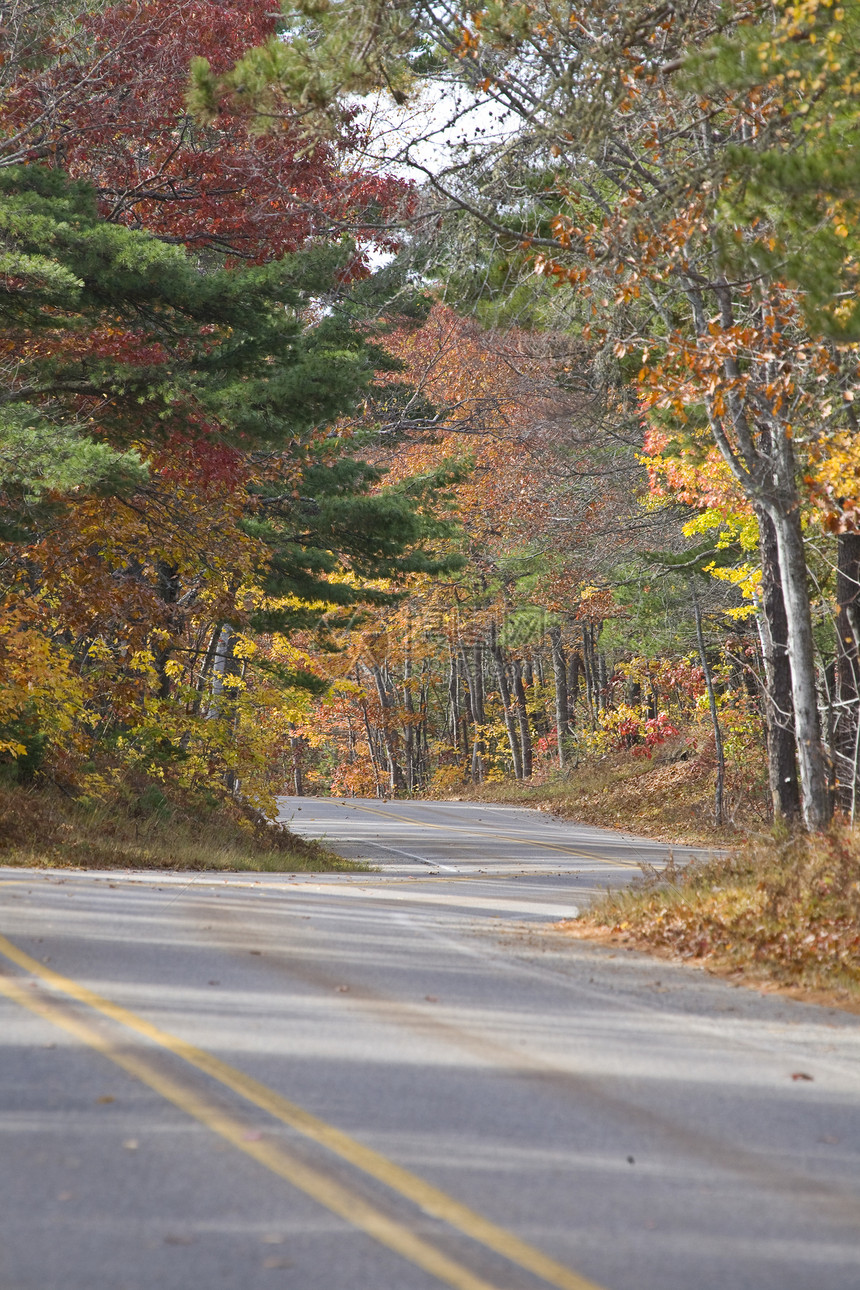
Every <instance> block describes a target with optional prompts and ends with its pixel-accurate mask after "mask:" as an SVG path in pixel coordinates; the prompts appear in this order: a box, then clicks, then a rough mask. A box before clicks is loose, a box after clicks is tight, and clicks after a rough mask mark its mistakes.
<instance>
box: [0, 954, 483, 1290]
mask: <svg viewBox="0 0 860 1290" xmlns="http://www.w3.org/2000/svg"><path fill="white" fill-rule="evenodd" d="M0 993H2V994H5V995H6V996H7V998H9V999H12V1000H14V1002H15V1003H18V1004H20V1005H21V1006H22V1007H24V1008H28V1009H29V1010H30V1011H31V1012H34V1013H36V1014H37V1016H40V1017H42V1018H43V1019H44V1020H46V1021H50V1022H51V1023H52V1024H53V1025H55V1026H59V1027H61V1028H62V1029H63V1030H66V1031H68V1032H69V1034H72V1035H74V1037H75V1038H76V1039H77V1040H79V1041H80V1042H81V1043H84V1044H86V1045H88V1046H89V1047H90V1048H94V1049H95V1050H96V1051H97V1052H99V1053H101V1054H102V1056H104V1057H107V1058H108V1059H109V1060H110V1061H112V1062H114V1063H115V1065H117V1066H120V1067H121V1068H122V1069H123V1070H124V1071H127V1072H128V1074H129V1075H133V1076H134V1077H135V1078H136V1079H138V1080H140V1081H141V1082H142V1083H143V1084H146V1085H148V1086H149V1087H150V1088H151V1089H154V1091H155V1092H156V1093H158V1094H160V1095H161V1097H163V1098H164V1099H165V1100H166V1101H168V1102H172V1103H173V1105H174V1106H176V1107H178V1108H179V1109H180V1110H181V1111H184V1112H186V1114H187V1115H190V1116H192V1117H193V1118H194V1119H195V1120H199V1122H200V1123H201V1124H203V1125H205V1126H206V1128H207V1129H209V1130H210V1131H211V1132H212V1133H216V1134H218V1136H219V1137H221V1138H225V1139H226V1140H227V1141H228V1142H229V1143H230V1144H231V1145H232V1146H234V1147H236V1148H237V1149H238V1150H239V1151H244V1152H245V1154H246V1155H248V1156H251V1157H252V1159H254V1160H256V1161H257V1163H258V1164H260V1165H263V1167H264V1168H266V1169H268V1170H270V1172H271V1173H273V1174H277V1176H278V1177H279V1178H283V1179H285V1180H286V1181H287V1182H288V1183H291V1184H292V1185H293V1186H294V1187H297V1188H298V1189H299V1190H300V1191H303V1192H305V1194H306V1195H308V1196H311V1197H312V1198H313V1199H314V1200H315V1201H318V1202H319V1203H320V1204H321V1205H324V1206H325V1208H326V1209H328V1210H331V1212H332V1213H334V1214H337V1215H338V1216H339V1217H340V1218H343V1219H346V1221H347V1222H348V1223H351V1224H352V1225H353V1227H357V1228H359V1229H360V1230H361V1231H363V1232H365V1233H366V1234H367V1235H368V1236H371V1237H373V1239H374V1240H375V1241H378V1242H379V1243H380V1244H381V1245H385V1246H387V1247H388V1249H390V1250H393V1251H394V1252H395V1253H396V1254H399V1255H401V1257H402V1258H404V1259H407V1260H408V1261H409V1262H410V1263H413V1264H415V1265H416V1267H419V1268H421V1269H422V1270H423V1271H424V1272H429V1274H430V1275H431V1276H432V1277H435V1278H436V1280H437V1281H441V1282H443V1283H444V1284H445V1285H449V1286H452V1287H454V1290H499V1287H498V1285H494V1284H492V1283H491V1282H489V1281H485V1280H484V1279H483V1277H479V1276H476V1275H475V1274H474V1273H473V1272H471V1271H470V1270H469V1269H468V1268H466V1267H464V1266H463V1264H461V1263H458V1262H457V1261H456V1260H455V1259H452V1258H449V1257H448V1255H447V1254H444V1253H443V1252H442V1251H441V1250H438V1249H437V1248H436V1247H435V1246H433V1245H431V1244H430V1243H429V1242H427V1241H425V1240H423V1239H422V1238H421V1237H420V1236H416V1235H415V1233H414V1232H411V1231H410V1230H409V1228H408V1227H404V1225H403V1224H402V1223H398V1222H397V1221H396V1220H395V1219H392V1218H389V1217H388V1215H387V1214H384V1213H383V1212H382V1211H381V1210H379V1209H377V1208H376V1206H375V1205H370V1204H368V1202H367V1201H366V1200H364V1199H363V1197H361V1196H359V1195H358V1194H357V1193H355V1192H353V1191H351V1190H349V1189H348V1188H347V1187H344V1186H342V1185H341V1184H340V1183H337V1182H335V1181H334V1180H333V1179H331V1178H327V1177H326V1176H325V1174H323V1173H320V1172H319V1170H317V1169H313V1168H311V1167H310V1166H309V1165H306V1164H305V1163H304V1162H303V1161H301V1160H299V1159H297V1158H296V1157H295V1156H294V1155H292V1153H291V1152H289V1151H287V1150H286V1149H285V1148H284V1147H282V1146H280V1145H279V1144H278V1143H274V1142H265V1141H257V1140H254V1139H250V1138H249V1136H248V1130H247V1126H246V1125H244V1124H243V1123H242V1122H241V1121H240V1120H237V1119H236V1118H235V1117H234V1116H232V1115H229V1114H227V1113H226V1112H224V1111H223V1110H221V1108H220V1107H218V1106H216V1105H215V1104H214V1103H213V1102H212V1101H211V1099H209V1098H207V1097H206V1096H204V1095H201V1094H200V1093H199V1092H198V1091H197V1090H195V1089H193V1088H191V1087H186V1086H185V1085H184V1084H182V1083H180V1082H179V1081H178V1080H174V1079H171V1078H170V1077H169V1076H167V1075H164V1074H163V1073H162V1072H161V1071H159V1070H157V1069H156V1068H155V1066H154V1065H153V1064H152V1063H151V1062H148V1061H147V1060H146V1058H144V1057H141V1056H139V1055H138V1054H135V1053H129V1052H125V1051H123V1050H122V1049H121V1048H117V1047H116V1046H115V1045H114V1044H112V1043H111V1041H110V1040H109V1039H107V1038H106V1037H105V1036H104V1035H102V1034H100V1033H99V1031H98V1030H96V1029H95V1027H93V1026H90V1025H88V1024H87V1023H86V1022H84V1021H81V1020H80V1019H79V1018H77V1017H73V1016H70V1015H69V1014H67V1013H66V1012H65V1011H64V1010H63V1008H62V1007H60V1006H58V1005H57V1004H56V1003H52V1002H49V1001H48V1000H46V999H44V998H39V997H38V996H34V995H32V994H30V993H29V992H28V991H27V990H25V989H24V988H23V987H22V986H20V985H18V983H17V982H15V981H11V980H10V979H9V978H8V977H5V978H4V977H0Z"/></svg>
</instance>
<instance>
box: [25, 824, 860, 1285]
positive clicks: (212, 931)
mask: <svg viewBox="0 0 860 1290" xmlns="http://www.w3.org/2000/svg"><path fill="white" fill-rule="evenodd" d="M282 813H283V815H284V816H285V817H289V818H291V819H292V822H293V825H294V827H297V828H299V829H300V830H301V831H303V832H305V833H306V834H307V835H309V836H325V837H326V838H327V840H328V841H329V843H330V844H331V845H335V846H336V847H337V848H338V849H339V850H341V851H342V852H344V853H349V854H351V855H353V856H355V857H358V858H361V857H364V858H371V859H372V860H373V861H374V863H376V864H378V872H375V873H367V874H331V875H300V876H292V875H283V874H260V875H254V874H235V875H220V874H218V875H216V874H194V875H189V874H164V875H154V874H129V873H111V874H104V873H101V874H99V873H72V872H70V871H53V872H46V871H43V872H33V871H22V870H12V869H5V870H2V871H0V915H2V916H0V933H2V937H1V938H0V1044H2V1050H1V1051H0V1132H2V1155H0V1161H2V1164H0V1290H155V1288H157V1290H191V1288H192V1287H194V1288H196V1287H206V1290H264V1288H265V1290H270V1288H271V1287H284V1288H286V1290H433V1288H434V1287H436V1288H438V1287H439V1286H451V1287H455V1290H541V1288H543V1290H545V1288H546V1287H547V1286H550V1287H556V1288H557V1290H856V1287H857V1286H858V1284H860V1018H858V1017H856V1016H852V1015H850V1014H847V1013H844V1012H839V1011H836V1010H833V1009H829V1008H821V1007H815V1006H812V1005H808V1004H801V1003H797V1002H794V1001H792V1000H788V999H784V998H781V997H779V996H775V995H767V996H765V995H760V994H758V993H756V992H754V991H749V990H744V989H741V988H736V987H734V986H732V985H730V984H728V983H726V982H723V981H719V980H717V979H714V978H711V977H709V976H707V975H706V974H705V973H703V972H702V971H700V970H697V969H694V968H690V967H686V966H682V965H673V964H669V963H665V962H656V961H653V960H650V959H648V958H646V957H645V956H642V955H639V954H636V953H629V952H625V951H618V950H616V949H614V948H611V947H604V946H599V945H591V944H587V943H584V942H581V941H576V940H572V939H571V938H569V937H566V936H565V935H564V934H563V933H562V932H560V931H557V930H554V928H553V923H554V921H555V920H557V919H558V918H559V917H562V916H564V915H566V914H568V913H570V912H571V911H572V910H573V909H574V908H576V907H577V906H579V905H581V904H582V902H583V901H585V900H587V899H589V898H590V896H591V895H592V894H593V893H594V892H595V891H598V890H600V889H601V888H603V887H604V886H605V885H606V884H607V882H611V883H618V882H620V881H623V880H624V877H625V876H629V875H630V874H631V873H633V872H636V868H635V866H636V865H637V864H638V862H639V861H640V860H646V861H647V862H649V863H655V864H660V863H662V862H663V861H664V860H665V858H666V851H665V848H661V847H660V846H659V845H658V844H654V843H647V842H642V841H640V840H637V839H635V838H632V837H627V836H625V835H618V834H608V833H604V832H601V831H599V830H592V829H583V828H579V827H575V826H568V825H563V824H559V823H555V822H553V821H550V820H548V819H546V818H544V817H542V816H540V815H538V814H537V813H531V812H526V811H522V810H513V809H507V808H494V807H484V806H480V807H479V806H475V805H474V804H467V803H421V804H413V803H390V804H385V803H381V802H355V803H345V804H344V803H337V802H323V801H318V800H309V799H301V800H296V799H285V801H284V803H283V812H282Z"/></svg>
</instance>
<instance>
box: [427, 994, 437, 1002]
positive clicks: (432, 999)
mask: <svg viewBox="0 0 860 1290" xmlns="http://www.w3.org/2000/svg"><path fill="white" fill-rule="evenodd" d="M424 998H425V999H426V1000H427V1002H428V1003H438V1002H439V1000H438V999H437V998H436V995H435V994H425V996H424Z"/></svg>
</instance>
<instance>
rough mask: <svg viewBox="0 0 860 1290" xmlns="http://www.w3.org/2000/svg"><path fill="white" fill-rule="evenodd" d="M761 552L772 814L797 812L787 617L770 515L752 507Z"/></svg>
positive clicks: (787, 815) (794, 814) (789, 815)
mask: <svg viewBox="0 0 860 1290" xmlns="http://www.w3.org/2000/svg"><path fill="white" fill-rule="evenodd" d="M756 515H757V518H758V525H759V553H760V557H761V570H762V578H761V614H760V616H759V621H760V629H761V638H762V640H761V643H762V653H763V654H764V674H765V695H764V700H765V733H766V737H767V761H768V780H769V785H770V796H771V803H772V805H773V815H774V819H779V818H782V819H784V820H787V821H792V820H797V819H799V818H800V786H799V784H798V779H797V758H796V756H795V743H794V704H793V702H792V698H791V663H790V661H789V657H788V622H787V620H786V616H785V599H784V597H783V594H782V580H781V577H780V571H779V552H778V549H777V541H776V529H775V528H774V526H773V520H772V519H771V518H770V516H769V515H768V514H767V512H766V511H765V510H764V509H763V507H760V506H759V507H757V508H756Z"/></svg>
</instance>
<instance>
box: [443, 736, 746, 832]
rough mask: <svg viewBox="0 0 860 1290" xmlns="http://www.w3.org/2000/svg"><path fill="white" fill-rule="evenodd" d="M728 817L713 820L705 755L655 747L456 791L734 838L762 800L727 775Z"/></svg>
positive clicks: (619, 824) (572, 815)
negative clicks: (677, 754) (641, 754)
mask: <svg viewBox="0 0 860 1290" xmlns="http://www.w3.org/2000/svg"><path fill="white" fill-rule="evenodd" d="M727 788H728V793H727V801H728V806H729V818H730V819H731V821H732V823H731V824H730V825H727V826H723V827H721V828H717V827H716V826H715V824H714V769H713V766H712V765H711V763H710V759H709V758H707V757H700V756H693V757H688V758H685V759H683V760H681V759H678V758H675V759H674V760H673V759H672V756H671V751H670V750H667V751H666V752H665V753H664V752H663V750H660V749H658V750H657V751H656V752H655V755H654V758H653V761H649V760H647V759H645V758H641V759H640V758H636V757H632V756H631V755H630V753H629V752H619V753H610V754H608V755H606V756H604V757H601V758H600V759H599V760H597V761H594V762H587V763H583V764H582V765H580V766H578V767H576V768H575V769H572V770H569V771H566V772H564V773H559V772H558V771H555V772H554V773H550V774H549V775H548V776H547V777H546V778H545V779H544V778H539V777H536V778H535V779H534V780H533V781H526V782H525V783H523V782H519V783H518V782H517V781H513V780H504V781H501V782H495V783H488V784H481V785H477V786H471V785H469V786H464V787H463V788H462V789H458V790H457V791H458V793H459V795H460V796H461V797H463V798H468V799H476V800H479V801H485V802H506V803H514V804H517V805H522V806H536V807H539V808H540V809H542V810H546V811H550V812H552V814H553V815H557V816H559V817H561V818H563V819H571V820H576V821H577V822H578V823H580V824H593V825H596V826H598V827H600V828H605V829H623V830H625V831H626V832H631V833H639V834H642V835H643V836H645V837H652V838H659V839H660V840H661V841H664V842H674V843H676V844H679V845H680V844H682V843H690V844H693V845H696V844H702V843H710V844H721V845H726V844H729V845H734V844H736V842H737V839H738V836H739V830H744V829H751V828H761V827H762V826H763V825H764V823H765V818H764V802H763V800H762V799H761V798H760V796H757V795H755V794H752V793H749V792H748V791H746V788H745V786H744V785H742V784H741V783H739V782H737V781H735V782H733V781H732V780H731V778H730V780H729V783H728V785H727Z"/></svg>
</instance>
